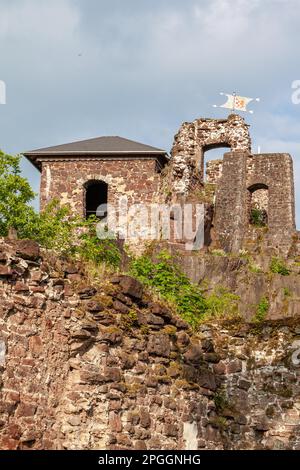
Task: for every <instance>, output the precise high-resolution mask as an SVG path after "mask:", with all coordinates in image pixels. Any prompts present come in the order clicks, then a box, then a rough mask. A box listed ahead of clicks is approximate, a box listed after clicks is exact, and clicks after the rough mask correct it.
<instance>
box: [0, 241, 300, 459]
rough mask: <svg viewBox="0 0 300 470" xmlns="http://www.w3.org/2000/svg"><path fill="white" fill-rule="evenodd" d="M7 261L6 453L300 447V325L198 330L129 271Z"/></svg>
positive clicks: (2, 427) (3, 322)
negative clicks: (94, 270)
mask: <svg viewBox="0 0 300 470" xmlns="http://www.w3.org/2000/svg"><path fill="white" fill-rule="evenodd" d="M0 263H1V264H0V293H1V300H0V328H1V329H0V374H1V375H0V448H1V449H151V450H153V449H224V448H230V449H240V448H247V449H248V448H250V449H260V448H263V449H268V448H285V449H299V445H300V444H299V436H300V431H299V410H300V403H299V395H300V394H299V390H300V383H299V361H298V355H297V354H298V349H297V348H299V333H300V330H299V326H297V325H296V324H288V323H286V324H285V325H280V324H276V323H273V324H266V325H261V326H255V327H253V326H251V325H250V326H249V325H246V324H245V323H244V322H237V323H233V324H232V325H230V324H228V325H227V326H226V325H224V324H223V325H220V326H218V325H217V324H215V325H203V326H202V327H201V328H200V331H199V333H198V334H197V335H195V334H194V333H193V332H192V331H191V330H190V329H189V327H188V325H187V324H186V323H185V322H184V321H182V320H181V319H180V318H179V317H177V316H176V315H174V314H173V313H172V312H171V311H170V310H169V309H168V308H166V307H165V306H163V305H160V304H158V303H156V302H154V301H153V299H152V298H151V296H150V295H149V294H148V293H147V292H145V291H144V290H143V288H142V286H141V285H140V283H138V282H137V281H136V280H134V279H133V278H130V277H129V276H124V275H123V276H113V277H110V278H109V276H108V275H107V274H102V275H100V276H98V278H93V277H92V276H91V274H90V273H88V272H85V270H84V268H83V267H82V266H80V265H78V264H76V263H75V264H74V263H72V264H70V263H69V262H68V261H67V260H66V259H58V258H57V256H56V255H51V254H50V253H41V252H40V250H39V247H38V246H37V245H36V244H35V243H34V242H30V241H26V240H25V241H16V242H12V241H2V242H1V249H0ZM298 324H299V323H298ZM297 361H298V362H297Z"/></svg>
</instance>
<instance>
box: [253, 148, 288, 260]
mask: <svg viewBox="0 0 300 470" xmlns="http://www.w3.org/2000/svg"><path fill="white" fill-rule="evenodd" d="M257 184H264V185H266V186H267V187H268V199H269V201H268V239H269V244H270V245H271V246H272V247H274V248H275V249H276V248H277V249H281V250H283V251H288V249H289V247H290V245H291V237H292V235H293V234H294V233H295V231H296V224H295V194H294V175H293V161H292V158H291V156H290V155H288V154H286V153H272V154H271V153H270V154H259V155H253V156H252V158H250V159H249V162H248V169H247V188H251V187H252V186H255V185H257ZM262 203H263V202H262Z"/></svg>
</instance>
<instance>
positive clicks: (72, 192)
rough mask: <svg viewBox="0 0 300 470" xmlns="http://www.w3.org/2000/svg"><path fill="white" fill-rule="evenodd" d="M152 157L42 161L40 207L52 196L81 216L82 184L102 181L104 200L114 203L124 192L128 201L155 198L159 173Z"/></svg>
mask: <svg viewBox="0 0 300 470" xmlns="http://www.w3.org/2000/svg"><path fill="white" fill-rule="evenodd" d="M156 165H157V163H156V160H155V159H143V158H142V157H141V158H136V159H126V157H120V159H119V160H118V159H107V160H99V159H98V160H97V159H88V158H82V159H79V158H76V159H75V158H74V159H73V160H72V159H65V160H61V159H60V160H57V161H51V162H50V161H49V162H45V163H43V166H42V177H41V190H40V194H41V208H43V207H45V205H46V204H47V202H49V201H50V200H51V199H53V198H58V199H59V201H60V202H61V203H63V204H70V206H71V208H72V209H73V210H74V211H75V212H76V213H78V214H79V215H81V216H83V215H84V199H85V189H84V184H85V183H86V182H87V181H89V180H102V181H105V182H106V183H107V184H108V203H109V204H112V205H113V206H116V205H117V203H118V200H119V197H120V196H122V195H126V196H127V198H128V202H129V204H132V203H141V202H144V203H147V202H151V201H153V199H155V194H156V193H157V191H158V186H159V181H160V175H159V173H158V172H157V171H156Z"/></svg>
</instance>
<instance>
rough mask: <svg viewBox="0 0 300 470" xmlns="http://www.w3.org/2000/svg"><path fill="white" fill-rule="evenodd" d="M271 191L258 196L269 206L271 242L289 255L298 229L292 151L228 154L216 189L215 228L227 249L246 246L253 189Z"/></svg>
mask: <svg viewBox="0 0 300 470" xmlns="http://www.w3.org/2000/svg"><path fill="white" fill-rule="evenodd" d="M262 189H266V190H267V201H266V192H265V191H264V192H262V193H260V197H256V199H255V198H254V201H253V202H255V203H257V204H258V205H259V207H261V208H264V206H266V205H267V213H268V233H267V240H268V242H267V243H268V245H269V246H270V247H271V248H272V249H273V250H274V251H279V252H282V253H284V254H287V253H288V252H289V250H290V247H291V243H292V237H293V235H294V234H295V231H296V225H295V196H294V176H293V162H292V159H291V156H290V155H288V154H279V153H276V154H258V155H251V154H247V153H244V154H242V153H240V152H231V153H227V154H225V156H224V160H223V165H222V176H221V178H220V179H219V182H218V185H217V191H216V211H215V214H216V215H215V227H216V233H217V237H218V239H219V242H220V245H221V247H222V248H223V249H225V250H226V251H238V250H239V249H242V248H243V243H244V240H245V239H246V238H247V236H248V233H247V231H248V227H249V219H250V217H249V210H250V205H249V192H253V194H254V195H255V194H256V190H262Z"/></svg>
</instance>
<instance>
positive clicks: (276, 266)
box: [270, 257, 290, 276]
mask: <svg viewBox="0 0 300 470" xmlns="http://www.w3.org/2000/svg"><path fill="white" fill-rule="evenodd" d="M270 271H271V272H272V273H274V274H281V275H282V276H288V275H289V274H290V270H289V269H288V268H287V266H286V265H285V264H284V262H283V260H282V259H280V258H275V257H273V258H272V260H271V264H270Z"/></svg>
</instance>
